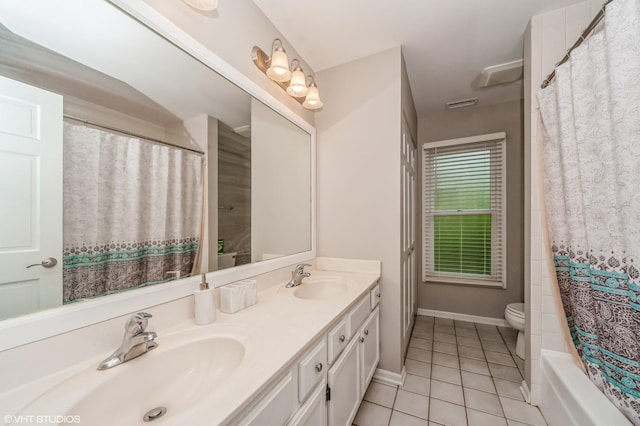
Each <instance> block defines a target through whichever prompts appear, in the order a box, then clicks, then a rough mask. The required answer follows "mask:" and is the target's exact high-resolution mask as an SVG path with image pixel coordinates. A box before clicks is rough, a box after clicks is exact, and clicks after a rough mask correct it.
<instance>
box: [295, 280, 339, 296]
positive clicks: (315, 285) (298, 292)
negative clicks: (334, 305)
mask: <svg viewBox="0 0 640 426" xmlns="http://www.w3.org/2000/svg"><path fill="white" fill-rule="evenodd" d="M348 289H349V280H347V279H344V278H338V277H322V276H320V277H309V278H305V279H304V280H303V281H302V284H300V285H299V286H298V287H295V288H294V290H293V295H294V296H295V297H297V298H299V299H306V300H321V299H328V298H330V297H334V296H337V295H339V294H342V293H344V292H345V291H347V290H348Z"/></svg>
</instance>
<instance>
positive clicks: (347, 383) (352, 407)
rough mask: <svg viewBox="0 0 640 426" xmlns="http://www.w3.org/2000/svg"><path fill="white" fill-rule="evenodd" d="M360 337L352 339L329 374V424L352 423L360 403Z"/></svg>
mask: <svg viewBox="0 0 640 426" xmlns="http://www.w3.org/2000/svg"><path fill="white" fill-rule="evenodd" d="M359 346H360V340H359V339H352V340H351V343H349V345H348V346H347V347H346V348H345V350H344V351H343V352H342V355H341V356H340V358H338V360H337V361H336V362H335V363H334V364H333V367H331V369H330V370H329V374H328V375H327V379H328V383H329V389H330V392H331V395H330V400H329V402H328V418H329V426H337V425H340V426H344V425H350V424H351V422H353V419H354V418H355V416H356V412H357V411H358V406H359V405H360V399H361V392H362V391H361V390H360V383H361V379H360V354H359V352H360V351H359Z"/></svg>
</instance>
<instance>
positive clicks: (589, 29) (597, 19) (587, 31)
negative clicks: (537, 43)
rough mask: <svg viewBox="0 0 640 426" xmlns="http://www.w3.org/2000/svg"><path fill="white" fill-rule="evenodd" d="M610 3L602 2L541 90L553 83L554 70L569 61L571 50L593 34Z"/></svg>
mask: <svg viewBox="0 0 640 426" xmlns="http://www.w3.org/2000/svg"><path fill="white" fill-rule="evenodd" d="M612 1H613V0H607V1H605V2H604V4H603V5H602V8H601V9H600V11H599V12H598V14H597V15H596V16H595V18H593V20H592V21H591V23H590V24H589V25H588V26H587V28H585V30H584V31H583V32H582V35H581V36H580V38H578V40H577V41H576V42H575V43H574V44H573V46H571V48H570V49H569V50H567V54H566V55H564V57H563V58H562V60H561V61H560V62H558V63H557V64H556V66H555V67H554V70H553V71H552V72H551V74H549V75H548V76H547V78H546V79H545V80H544V81H543V82H542V84H541V85H540V87H541V88H542V89H544V88H546V87H547V86H548V85H549V84H551V82H552V81H553V79H554V77H555V76H556V70H555V68H557V67H559V66H560V65H562V64H564V63H565V62H567V61H568V60H569V58H570V55H571V52H573V49H575V48H576V47H578V46H580V45H581V44H582V42H583V41H585V40H586V39H587V37H588V36H589V35H590V34H591V33H592V32H593V30H595V29H596V27H597V26H598V24H599V23H600V21H602V18H604V13H605V9H606V7H607V5H608V4H609V3H611V2H612Z"/></svg>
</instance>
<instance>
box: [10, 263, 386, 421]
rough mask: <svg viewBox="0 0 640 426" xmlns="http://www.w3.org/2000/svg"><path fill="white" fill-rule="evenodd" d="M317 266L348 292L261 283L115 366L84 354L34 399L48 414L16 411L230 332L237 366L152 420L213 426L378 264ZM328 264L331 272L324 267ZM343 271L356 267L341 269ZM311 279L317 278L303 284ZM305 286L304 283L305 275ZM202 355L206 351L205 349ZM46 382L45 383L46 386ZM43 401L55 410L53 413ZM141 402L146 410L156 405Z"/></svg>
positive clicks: (56, 405)
mask: <svg viewBox="0 0 640 426" xmlns="http://www.w3.org/2000/svg"><path fill="white" fill-rule="evenodd" d="M316 267H317V268H322V269H311V270H310V272H311V274H312V277H314V278H315V279H317V278H320V277H342V278H346V279H347V281H348V282H349V285H348V288H347V290H346V291H345V292H343V293H341V294H338V295H336V296H333V297H330V298H327V299H322V300H304V299H299V298H297V297H294V296H293V289H286V288H284V285H285V282H282V283H279V284H276V285H272V286H270V287H267V288H263V289H262V291H260V292H259V293H258V303H257V304H255V305H253V306H251V307H249V308H247V309H245V310H242V311H239V312H236V313H234V314H225V313H222V312H221V311H219V310H218V312H217V320H216V322H214V323H212V324H209V325H206V326H197V325H195V324H194V323H193V321H188V322H184V323H181V324H179V325H177V326H175V327H173V328H171V329H168V330H165V331H164V332H162V333H158V334H159V335H158V338H157V339H156V342H158V344H159V346H158V348H157V349H155V350H153V351H151V352H148V353H147V354H144V355H142V356H141V357H139V358H136V359H134V360H131V361H129V362H127V363H125V364H122V365H120V366H117V367H115V368H113V369H112V370H107V371H97V370H95V365H97V363H98V362H99V361H101V359H102V358H103V357H101V359H91V360H87V362H86V363H82V365H78V366H77V369H76V368H75V367H74V369H73V370H74V371H66V372H65V374H64V378H70V379H67V380H66V381H65V382H63V383H62V385H60V384H58V385H55V386H56V387H54V389H55V392H53V393H54V394H55V396H54V397H52V398H47V399H50V401H47V403H46V404H44V405H37V406H36V408H33V407H31V410H36V411H43V410H45V411H46V412H34V411H31V410H29V409H27V410H26V411H24V412H18V413H20V414H32V415H43V414H46V415H51V414H62V413H64V412H65V411H66V410H65V409H68V408H69V407H72V406H73V405H74V403H75V401H76V400H78V399H79V398H80V397H81V396H82V395H84V394H86V389H90V388H92V387H94V386H96V382H97V383H98V384H99V383H102V382H104V381H105V380H106V379H108V377H107V376H108V375H109V374H110V373H112V374H114V375H115V374H121V373H123V372H126V370H128V369H131V371H135V370H132V369H138V368H144V367H145V361H147V362H149V361H150V360H151V359H152V358H153V357H159V356H161V355H162V354H163V352H164V351H163V348H165V349H166V350H169V349H171V348H172V347H175V343H172V342H174V341H175V340H178V341H184V336H192V337H190V338H191V339H192V340H194V339H202V338H206V337H208V336H215V335H218V336H228V337H231V338H234V339H237V340H239V341H241V342H242V343H243V345H244V347H245V353H244V358H243V359H242V361H241V363H240V364H239V366H238V367H237V368H236V369H235V370H234V371H233V372H232V373H231V374H230V375H229V376H228V377H226V378H224V379H223V380H222V382H221V383H211V384H210V386H208V387H207V392H206V393H204V394H203V395H199V396H198V398H199V401H195V402H193V404H189V406H188V407H187V409H184V410H173V411H172V410H171V409H170V408H169V407H168V408H169V410H168V412H167V414H166V415H165V416H164V417H162V418H159V419H157V420H156V421H154V422H153V423H154V424H156V425H174V424H181V425H184V424H202V422H203V421H206V424H211V425H215V424H225V421H229V420H230V419H232V418H233V417H234V416H236V415H238V414H239V413H240V412H241V411H242V410H243V409H245V408H246V407H247V406H248V405H249V404H250V403H251V400H252V399H253V398H254V397H256V396H257V395H258V394H260V393H261V392H262V391H263V390H265V389H266V386H267V384H268V383H269V381H271V380H272V379H275V378H276V377H277V376H278V375H279V373H281V372H283V371H284V369H285V367H287V365H288V364H290V363H291V362H292V361H293V360H294V359H295V358H296V357H297V356H299V355H301V354H302V353H303V352H304V350H305V349H306V348H307V347H308V346H309V345H310V344H311V343H313V341H314V340H315V339H316V338H317V337H320V336H321V335H322V333H323V332H326V331H327V330H328V328H329V326H330V325H331V324H332V323H333V322H334V321H335V320H336V319H338V317H340V316H341V315H342V314H343V313H346V312H347V311H348V310H349V309H350V307H351V306H352V305H353V304H354V303H355V302H356V301H357V300H358V299H360V297H361V296H363V295H364V294H365V293H366V292H367V291H368V290H369V289H371V288H372V287H373V286H374V284H375V283H376V281H377V280H378V278H379V277H380V269H379V267H380V264H379V262H367V261H353V262H351V261H344V260H337V259H335V260H334V259H325V260H320V259H318V262H317V265H316ZM329 268H335V270H328V269H329ZM345 270H349V271H357V272H344V271H345ZM314 281H315V280H314ZM312 284H316V283H308V284H307V285H312ZM302 285H305V283H304V281H303V284H302ZM316 285H318V284H316ZM259 288H260V285H259ZM150 329H151V327H150ZM180 339H182V340H180ZM163 342H166V343H163ZM201 355H202V356H203V357H206V356H207V354H206V353H202V354H201ZM101 375H102V376H101ZM78 378H80V379H78ZM98 379H99V380H98ZM44 383H46V384H47V385H46V386H48V387H44V388H43V386H45V385H44ZM80 383H82V385H80ZM32 387H33V389H29V390H28V392H26V393H28V394H30V395H40V394H42V393H45V392H47V390H48V389H49V388H50V387H51V381H50V380H49V381H47V380H43V381H38V382H37V383H34V384H33V385H32ZM25 390H26V389H22V390H21V393H25V392H24V391H25ZM123 391H124V390H123ZM50 393H51V392H50ZM105 404H107V405H108V404H109V401H105ZM48 407H51V410H54V409H55V410H57V411H58V412H57V413H55V412H51V411H50V409H49V408H48ZM140 408H141V409H143V411H144V410H146V409H149V408H153V407H140ZM117 409H118V407H114V410H117ZM180 411H182V412H180ZM18 413H12V414H14V415H17V414H18ZM0 414H5V413H0ZM71 414H73V413H71ZM136 418H137V419H139V423H140V424H148V423H143V422H142V420H141V418H140V417H139V416H137V415H136ZM81 420H82V423H81V424H93V423H92V422H91V419H89V418H86V415H85V416H84V417H83V418H82V419H81ZM123 420H125V419H123ZM136 423H137V422H136ZM41 424H42V423H41ZM119 424H124V423H121V422H120V423H119Z"/></svg>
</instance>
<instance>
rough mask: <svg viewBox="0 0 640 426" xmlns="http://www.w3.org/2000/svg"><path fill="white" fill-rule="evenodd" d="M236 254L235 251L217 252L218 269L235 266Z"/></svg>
mask: <svg viewBox="0 0 640 426" xmlns="http://www.w3.org/2000/svg"><path fill="white" fill-rule="evenodd" d="M237 254H238V253H237V252H235V251H234V252H233V253H218V270H220V269H227V268H231V267H232V266H236V255H237Z"/></svg>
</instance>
